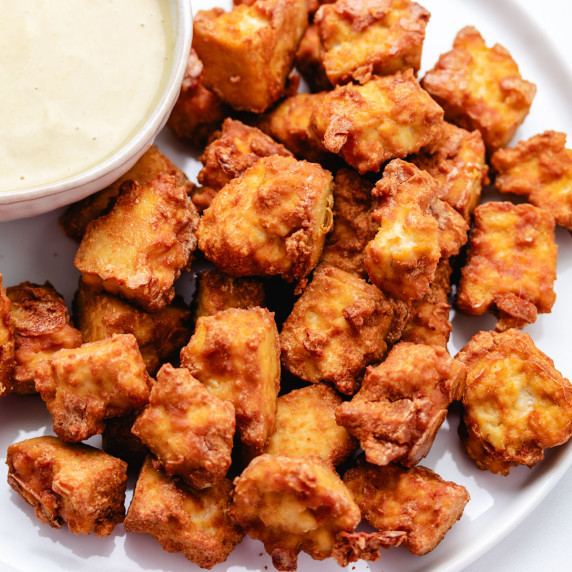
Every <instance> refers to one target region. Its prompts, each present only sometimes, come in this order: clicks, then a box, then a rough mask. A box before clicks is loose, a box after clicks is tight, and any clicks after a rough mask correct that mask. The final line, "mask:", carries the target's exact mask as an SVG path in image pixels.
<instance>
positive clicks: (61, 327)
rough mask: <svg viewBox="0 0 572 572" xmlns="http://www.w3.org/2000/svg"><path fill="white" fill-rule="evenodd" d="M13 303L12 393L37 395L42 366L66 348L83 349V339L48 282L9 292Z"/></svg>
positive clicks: (7, 292)
mask: <svg viewBox="0 0 572 572" xmlns="http://www.w3.org/2000/svg"><path fill="white" fill-rule="evenodd" d="M6 294H7V296H8V298H9V299H10V301H11V303H12V316H11V317H12V326H13V328H14V343H15V354H14V356H15V363H14V370H13V376H12V381H13V385H12V393H15V394H17V395H27V394H31V393H36V386H35V381H34V380H35V376H36V369H37V368H38V366H39V364H40V363H41V362H42V361H43V360H46V359H49V358H50V357H51V356H52V355H53V354H54V353H55V352H57V351H58V350H60V349H62V348H77V347H79V346H81V343H82V338H81V334H80V332H79V331H78V330H76V329H75V328H74V327H73V326H72V324H71V319H70V316H69V314H68V311H67V308H66V304H65V302H64V299H63V297H62V296H61V295H60V294H58V292H57V291H56V289H55V288H54V287H53V286H52V285H51V284H50V283H49V282H45V283H44V284H43V285H42V286H40V285H39V284H32V283H31V282H22V283H21V284H18V285H17V286H10V287H9V288H6Z"/></svg>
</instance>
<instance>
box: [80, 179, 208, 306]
mask: <svg viewBox="0 0 572 572" xmlns="http://www.w3.org/2000/svg"><path fill="white" fill-rule="evenodd" d="M198 218H199V216H198V214H197V212H196V210H195V208H194V206H193V204H192V202H191V201H190V199H189V197H188V196H187V193H186V190H185V187H183V186H180V185H179V184H178V182H177V179H176V178H175V177H173V176H170V175H159V176H158V177H157V178H156V179H152V180H151V181H148V182H147V183H144V184H143V185H139V184H138V183H135V182H133V181H128V182H126V183H124V185H122V187H121V193H120V195H119V196H118V198H117V201H116V203H115V205H114V207H113V209H112V210H111V211H110V212H109V213H108V214H106V215H103V216H101V217H99V218H98V219H96V220H95V221H93V222H92V223H91V224H90V225H89V226H88V228H87V230H86V233H85V235H84V237H83V239H82V241H81V244H80V245H79V249H78V251H77V253H76V256H75V266H76V268H77V269H78V270H79V271H80V272H81V273H82V275H83V280H84V281H85V283H86V284H87V285H89V286H92V287H94V288H96V289H98V290H101V289H103V290H106V291H107V292H109V293H110V294H118V295H120V296H122V297H124V298H126V299H127V300H129V301H131V302H133V303H135V304H137V305H138V306H140V307H141V308H143V309H144V310H146V311H148V312H158V311H159V310H161V309H162V308H164V307H165V306H166V305H167V304H168V303H169V302H170V301H171V300H172V299H173V298H174V296H175V288H174V287H173V283H174V282H175V280H176V279H177V278H178V277H179V275H180V274H181V271H182V270H184V269H185V268H188V266H189V265H190V263H191V258H192V253H193V251H194V250H195V248H196V244H197V239H196V237H195V229H196V228H197V223H198Z"/></svg>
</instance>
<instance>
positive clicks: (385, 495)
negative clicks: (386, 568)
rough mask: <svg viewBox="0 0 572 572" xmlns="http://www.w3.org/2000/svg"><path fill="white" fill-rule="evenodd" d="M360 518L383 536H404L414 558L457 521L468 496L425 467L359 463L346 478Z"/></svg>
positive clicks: (457, 486) (462, 489) (431, 545)
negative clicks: (396, 533) (401, 533)
mask: <svg viewBox="0 0 572 572" xmlns="http://www.w3.org/2000/svg"><path fill="white" fill-rule="evenodd" d="M344 483H345V484H346V486H347V487H348V489H349V490H350V492H351V493H352V496H353V497H354V500H355V501H356V503H357V505H358V506H359V508H360V510H361V513H362V516H363V518H365V519H366V520H367V521H368V522H369V523H370V524H371V525H372V526H373V527H375V528H377V529H378V530H380V531H383V532H388V533H389V532H393V531H402V532H404V533H405V535H406V536H405V541H404V545H405V547H406V548H407V549H408V550H409V551H410V552H412V553H413V554H417V555H422V554H427V552H430V551H431V550H433V548H435V547H436V546H437V544H439V543H440V542H441V540H443V537H444V536H445V534H446V533H447V532H448V530H449V529H450V528H451V527H452V526H453V524H455V522H456V521H457V520H459V519H460V518H461V515H462V514H463V510H464V508H465V505H466V504H467V503H468V502H469V499H470V497H469V493H468V492H467V490H466V489H465V487H463V486H461V485H457V484H455V483H453V482H450V481H444V480H443V479H442V478H441V477H440V476H439V475H437V474H436V473H434V472H433V471H431V470H430V469H426V468H425V467H420V466H417V467H413V468H411V469H405V468H403V467H400V466H399V465H396V464H393V463H391V464H389V465H387V466H385V467H376V466H374V465H370V464H368V463H360V464H359V465H358V466H357V467H354V468H351V469H349V470H348V471H346V473H345V474H344Z"/></svg>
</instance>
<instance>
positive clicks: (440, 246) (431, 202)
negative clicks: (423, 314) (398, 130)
mask: <svg viewBox="0 0 572 572" xmlns="http://www.w3.org/2000/svg"><path fill="white" fill-rule="evenodd" d="M438 188H439V186H438V184H437V182H436V181H435V179H433V177H432V176H431V175H429V173H427V172H425V171H422V170H420V169H418V168H417V167H416V166H415V165H413V164H412V163H407V162H405V161H402V160H400V159H395V160H394V161H392V162H391V163H389V165H388V166H387V167H386V168H385V171H384V173H383V178H382V179H381V180H380V181H378V182H377V184H376V186H375V188H374V189H373V191H372V193H373V196H374V198H375V199H376V201H377V202H376V208H375V210H374V211H373V215H372V216H373V220H374V221H375V222H376V223H378V225H379V231H378V232H377V234H376V235H375V237H374V239H373V240H372V241H371V242H370V243H369V244H368V245H367V247H366V251H365V260H364V264H365V268H366V270H367V272H368V274H369V278H370V280H371V281H372V282H373V283H374V284H375V285H376V286H377V287H378V288H380V289H381V290H383V291H384V292H386V293H387V294H389V295H390V296H393V297H395V298H397V299H399V300H403V301H406V302H408V301H412V300H419V299H420V298H422V297H423V296H426V295H428V294H429V292H430V285H431V282H433V280H434V279H435V272H436V269H437V264H438V262H439V260H440V259H441V258H448V257H449V256H452V255H454V254H456V253H457V252H458V251H459V249H460V247H461V246H462V245H463V244H465V242H466V241H467V231H468V228H469V227H468V225H467V223H466V222H465V220H464V219H463V217H462V216H461V215H460V214H459V213H457V212H456V211H455V210H454V209H453V207H451V206H450V205H448V204H447V203H445V202H443V201H442V200H440V199H438V198H437V193H438Z"/></svg>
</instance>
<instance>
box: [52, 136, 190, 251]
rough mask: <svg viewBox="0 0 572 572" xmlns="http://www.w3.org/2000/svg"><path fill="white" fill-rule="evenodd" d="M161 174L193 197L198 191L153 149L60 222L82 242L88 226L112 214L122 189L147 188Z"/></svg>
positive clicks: (67, 211)
mask: <svg viewBox="0 0 572 572" xmlns="http://www.w3.org/2000/svg"><path fill="white" fill-rule="evenodd" d="M161 174H163V175H172V176H173V177H175V178H176V179H177V185H179V186H181V187H184V189H185V191H186V193H191V191H192V190H193V189H194V187H195V186H194V185H193V183H191V182H190V181H189V180H188V179H187V177H186V176H185V174H184V173H183V171H181V170H180V169H179V168H178V167H176V166H175V165H173V163H171V161H170V160H169V159H168V158H167V157H165V155H163V154H162V153H161V152H160V151H159V149H157V147H155V146H154V145H152V146H151V147H149V149H148V150H147V151H146V152H145V153H144V154H143V155H142V156H141V158H140V159H139V160H138V161H137V162H136V163H135V165H133V167H131V169H129V171H127V173H125V175H123V176H122V177H120V178H119V179H117V181H115V183H113V184H112V185H109V187H106V188H105V189H103V190H102V191H99V192H98V193H95V194H94V195H90V196H88V197H86V198H85V199H82V200H81V201H79V202H77V203H74V204H73V205H71V206H69V207H68V208H67V209H66V210H65V211H64V213H63V214H62V216H61V218H60V225H61V227H62V228H63V230H64V232H65V233H66V234H67V235H68V236H69V237H70V238H73V239H75V240H77V241H78V242H79V241H80V240H81V239H82V237H83V235H84V233H85V229H86V228H87V225H88V224H89V223H90V222H91V221H92V220H94V219H96V218H98V217H100V216H101V215H104V214H106V213H108V212H109V211H110V210H111V208H112V207H113V205H114V204H115V201H116V200H117V195H119V190H120V188H121V185H122V184H123V183H125V181H136V182H137V183H139V184H140V185H143V184H144V183H147V182H148V181H150V180H151V179H154V178H156V177H158V176H159V175H161Z"/></svg>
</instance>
